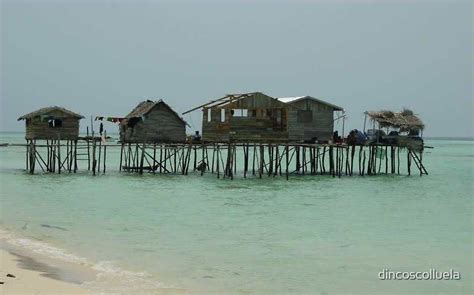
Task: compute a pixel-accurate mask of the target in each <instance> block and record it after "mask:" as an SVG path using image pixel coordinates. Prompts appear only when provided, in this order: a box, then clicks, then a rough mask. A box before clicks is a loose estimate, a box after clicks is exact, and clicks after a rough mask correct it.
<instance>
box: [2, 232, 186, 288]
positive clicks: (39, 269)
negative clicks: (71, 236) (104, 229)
mask: <svg viewBox="0 0 474 295" xmlns="http://www.w3.org/2000/svg"><path fill="white" fill-rule="evenodd" d="M25 241H26V242H25ZM22 242H23V243H24V244H26V245H33V248H29V247H28V246H24V244H22ZM39 245H40V246H39ZM41 247H43V248H41ZM34 249H36V250H34ZM55 250H57V248H54V247H52V246H50V245H48V244H45V243H43V242H41V241H35V240H34V239H30V238H25V237H23V236H21V235H18V234H16V233H13V232H10V231H9V230H5V229H2V228H0V282H1V284H0V294H130V293H138V294H167V295H168V294H188V293H187V292H186V291H185V290H184V289H181V288H175V287H170V286H163V285H161V284H160V283H157V284H151V285H149V282H148V281H146V280H142V281H140V282H137V281H133V280H130V278H127V275H126V273H127V271H124V273H118V274H116V275H114V274H110V273H104V271H100V270H97V269H95V268H94V266H95V264H94V263H92V262H90V261H87V260H86V259H84V258H81V257H75V256H73V257H72V258H69V259H58V258H57V257H54V256H51V252H54V251H55ZM63 255H64V256H66V257H67V255H69V253H65V252H64V253H63ZM147 283H148V284H147Z"/></svg>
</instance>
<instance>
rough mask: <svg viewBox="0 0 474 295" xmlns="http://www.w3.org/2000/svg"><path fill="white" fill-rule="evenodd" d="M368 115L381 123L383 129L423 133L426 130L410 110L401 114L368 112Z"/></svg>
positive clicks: (383, 111) (384, 111)
mask: <svg viewBox="0 0 474 295" xmlns="http://www.w3.org/2000/svg"><path fill="white" fill-rule="evenodd" d="M366 114H367V115H368V116H369V118H370V119H371V120H373V121H374V122H377V123H379V125H380V127H382V128H384V127H391V128H399V129H400V131H422V130H423V129H424V128H425V125H424V124H423V122H422V121H421V119H420V118H419V117H418V116H417V115H415V114H414V113H413V111H411V110H408V109H404V110H403V111H401V112H392V111H387V110H382V111H368V112H366Z"/></svg>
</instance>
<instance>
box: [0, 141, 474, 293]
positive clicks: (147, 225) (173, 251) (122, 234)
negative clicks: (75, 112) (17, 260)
mask: <svg viewBox="0 0 474 295" xmlns="http://www.w3.org/2000/svg"><path fill="white" fill-rule="evenodd" d="M0 141H1V142H23V141H22V134H11V133H3V134H1V140H0ZM427 144H428V145H431V146H434V149H432V150H427V152H426V153H425V155H424V161H425V164H426V167H427V168H428V171H429V173H430V175H429V176H423V177H419V176H416V175H415V176H411V177H407V176H375V177H360V176H353V177H342V178H340V179H338V178H335V179H333V178H332V177H327V176H316V177H315V176H304V177H297V176H294V177H291V178H290V180H289V181H286V180H285V179H284V178H283V177H282V178H264V179H261V180H260V179H242V178H237V179H234V180H233V181H230V180H222V179H220V180H218V179H216V178H215V176H212V175H205V176H203V177H201V176H200V175H198V174H195V175H189V176H178V175H143V176H138V175H131V174H126V173H119V172H118V152H119V150H118V149H110V151H109V154H108V162H107V164H108V172H107V174H106V175H99V176H96V177H93V176H91V175H90V174H88V173H87V172H80V173H78V174H76V175H74V174H67V173H66V174H62V175H43V174H37V175H29V174H27V173H25V172H24V170H23V169H24V165H25V164H24V163H25V150H24V148H18V147H7V148H0V180H1V182H0V184H1V199H0V201H1V203H0V205H1V226H2V227H3V228H4V229H7V230H9V231H11V232H14V233H17V234H20V235H21V236H23V237H27V238H28V239H26V240H25V239H22V240H21V241H20V242H19V244H22V246H24V247H32V248H35V247H36V248H39V249H44V251H46V252H48V253H49V254H51V255H54V254H56V255H57V256H58V257H62V258H64V259H67V258H69V259H70V258H71V257H73V258H74V257H77V259H86V260H87V261H89V262H91V263H93V265H94V267H95V268H96V269H100V270H102V271H103V272H104V273H106V274H108V275H111V276H112V275H115V276H120V278H121V282H123V284H122V285H120V284H118V285H117V284H107V278H106V276H105V275H104V276H103V277H101V279H99V280H98V281H97V282H93V283H90V284H88V287H90V288H91V289H104V288H105V289H108V290H122V291H125V292H127V291H128V292H130V291H135V292H139V291H147V290H150V289H153V288H155V287H156V286H165V287H166V286H169V287H178V288H184V289H186V290H188V291H189V292H190V293H199V294H205V293H215V294H216V293H217V294H247V293H251V294H347V293H352V294H371V293H372V294H386V293H398V294H401V293H416V294H420V293H426V294H433V293H449V294H469V293H472V291H473V290H472V288H473V287H472V286H473V264H474V262H473V252H472V249H473V232H474V231H473V227H474V225H473V182H474V174H473V167H474V142H473V141H452V140H451V141H447V140H432V141H427ZM79 164H80V165H81V164H82V166H84V164H83V163H79ZM82 168H84V167H82ZM402 169H404V170H403V171H404V172H405V170H406V168H404V166H402ZM42 224H47V225H51V226H57V227H61V228H64V229H66V230H59V229H55V228H48V227H43V226H41V225H42ZM38 241H40V242H38ZM52 249H54V250H52ZM384 268H388V269H391V270H395V271H428V270H429V269H430V268H435V269H436V270H438V271H448V270H450V269H454V270H455V271H459V272H461V280H459V281H381V280H379V279H378V273H379V272H380V271H382V269H384Z"/></svg>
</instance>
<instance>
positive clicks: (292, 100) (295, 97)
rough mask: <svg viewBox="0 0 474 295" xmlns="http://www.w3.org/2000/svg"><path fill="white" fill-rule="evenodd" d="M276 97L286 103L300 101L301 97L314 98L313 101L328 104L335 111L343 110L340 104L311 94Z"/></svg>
mask: <svg viewBox="0 0 474 295" xmlns="http://www.w3.org/2000/svg"><path fill="white" fill-rule="evenodd" d="M277 99H278V100H279V101H281V102H284V103H288V104H292V103H295V102H297V101H300V100H302V99H311V100H314V101H316V102H319V103H321V104H324V105H327V106H330V107H332V108H333V109H334V110H335V111H343V110H344V108H342V107H340V106H337V105H335V104H332V103H329V102H327V101H324V100H321V99H319V98H315V97H312V96H309V95H306V96H292V97H278V98H277Z"/></svg>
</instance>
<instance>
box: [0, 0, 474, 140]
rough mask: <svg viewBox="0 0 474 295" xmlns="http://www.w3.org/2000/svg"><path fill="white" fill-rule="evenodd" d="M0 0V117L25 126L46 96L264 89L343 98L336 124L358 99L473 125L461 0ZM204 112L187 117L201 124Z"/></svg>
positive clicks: (99, 111)
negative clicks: (24, 118)
mask: <svg viewBox="0 0 474 295" xmlns="http://www.w3.org/2000/svg"><path fill="white" fill-rule="evenodd" d="M1 10H2V11H1V114H2V116H1V117H2V118H1V128H0V129H1V130H2V131H20V130H23V128H24V127H23V124H24V123H23V122H17V121H16V119H17V118H18V117H19V116H20V115H22V114H24V113H27V112H29V111H32V110H35V109H37V108H40V107H43V106H50V105H60V106H64V107H66V108H70V109H71V110H73V111H77V112H79V113H81V114H83V115H85V116H90V115H105V116H124V115H125V114H126V113H127V112H128V111H130V110H131V109H132V108H133V107H134V106H135V105H136V104H137V103H138V102H139V101H141V100H144V99H159V98H163V99H165V101H167V102H168V103H169V104H170V105H171V106H173V107H174V108H175V109H176V110H177V111H179V112H180V113H181V112H183V111H185V110H187V109H190V108H192V107H194V106H197V105H199V104H201V103H204V102H206V101H208V100H210V99H213V98H218V97H221V96H223V95H224V94H226V93H234V92H236V93H241V92H250V91H262V92H264V93H267V94H269V95H271V96H299V95H311V96H315V97H318V98H321V99H324V100H327V101H329V102H331V103H334V104H337V105H340V106H342V107H344V108H345V109H346V110H347V113H348V121H347V123H346V124H347V125H346V126H347V127H346V128H362V125H363V112H364V111H365V110H377V109H393V110H400V109H401V108H403V107H408V108H412V109H413V110H414V111H415V112H416V113H418V114H420V115H421V117H422V119H423V120H424V121H425V123H426V125H427V128H426V131H425V135H427V136H464V137H466V136H469V137H473V136H474V132H473V119H472V116H473V84H472V83H473V72H472V71H473V43H472V42H473V41H472V40H473V28H472V25H473V21H472V13H473V4H472V2H471V1H464V2H460V1H438V2H432V1H403V2H397V1H342V0H339V1H337V3H335V2H329V1H305V2H299V3H295V2H294V1H287V2H285V1H280V2H279V3H277V4H272V5H270V4H269V3H268V2H263V1H262V2H250V1H245V2H239V1H229V0H228V1H225V3H223V2H222V1H221V2H220V3H219V2H217V1H215V2H200V3H196V2H183V1H181V2H180V3H171V2H158V1H148V2H144V1H138V2H132V1H130V2H111V1H102V2H101V1H87V2H86V1H34V2H33V1H30V2H25V1H23V2H21V1H20V2H19V1H2V9H1ZM200 116H201V113H200V112H195V113H193V115H192V116H185V119H186V120H188V121H189V122H190V124H191V125H193V126H194V128H200ZM86 123H87V122H86V121H84V120H83V121H82V123H81V125H82V126H85V125H86ZM114 127H115V126H113V125H108V126H107V129H108V130H110V131H114V130H113V129H114ZM110 131H109V132H110Z"/></svg>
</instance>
